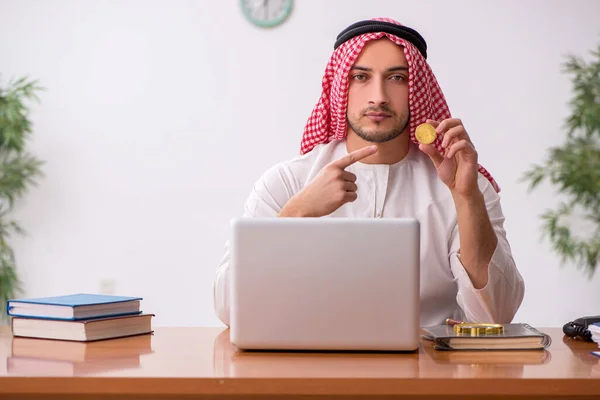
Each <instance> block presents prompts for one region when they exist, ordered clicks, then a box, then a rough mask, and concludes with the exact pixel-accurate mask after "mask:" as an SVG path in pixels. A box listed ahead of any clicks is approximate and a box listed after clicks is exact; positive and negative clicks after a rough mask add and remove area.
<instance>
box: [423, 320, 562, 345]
mask: <svg viewBox="0 0 600 400" xmlns="http://www.w3.org/2000/svg"><path fill="white" fill-rule="evenodd" d="M502 325H503V327H504V332H502V333H498V334H489V335H480V336H471V335H468V334H462V333H456V332H454V329H453V326H451V325H436V326H430V327H426V328H422V331H423V333H422V335H421V336H422V337H423V339H427V340H432V341H433V342H434V348H435V349H436V350H538V349H545V348H547V347H549V346H550V344H551V343H552V339H551V338H550V336H548V335H547V334H545V333H543V332H540V331H539V330H537V329H535V328H534V327H532V326H531V325H529V324H525V323H514V324H502Z"/></svg>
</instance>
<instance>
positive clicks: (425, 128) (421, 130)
mask: <svg viewBox="0 0 600 400" xmlns="http://www.w3.org/2000/svg"><path fill="white" fill-rule="evenodd" d="M415 136H416V137H417V140H418V141H419V142H420V143H423V144H430V143H433V141H434V140H435V138H436V136H437V134H436V132H435V128H434V127H433V125H431V124H421V125H419V126H417V129H416V131H415Z"/></svg>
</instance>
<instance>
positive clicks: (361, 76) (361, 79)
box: [353, 74, 367, 81]
mask: <svg viewBox="0 0 600 400" xmlns="http://www.w3.org/2000/svg"><path fill="white" fill-rule="evenodd" d="M353 78H354V79H355V80H357V81H364V80H365V79H367V77H366V76H365V75H363V74H356V75H354V76H353Z"/></svg>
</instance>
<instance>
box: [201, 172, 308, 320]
mask: <svg viewBox="0 0 600 400" xmlns="http://www.w3.org/2000/svg"><path fill="white" fill-rule="evenodd" d="M298 188H299V183H298V181H297V179H296V178H295V177H294V176H293V174H292V172H291V170H289V168H287V167H286V166H285V165H283V164H280V165H276V166H275V167H273V168H271V169H269V170H268V171H267V172H266V173H265V174H264V175H263V176H262V177H261V178H260V179H259V180H258V181H257V182H256V183H255V185H254V187H253V188H252V191H251V192H250V195H249V196H248V199H247V200H246V203H245V204H244V213H243V217H249V218H257V217H258V218H264V217H277V214H279V211H281V209H282V208H283V206H284V205H285V204H286V203H287V201H288V200H289V199H290V198H291V197H292V196H293V195H294V194H295V193H296V192H297V190H298ZM230 259H231V253H230V243H229V241H227V242H225V254H224V256H223V258H222V259H221V262H220V263H219V267H218V269H217V271H216V273H215V277H214V281H213V298H214V310H215V314H216V315H217V317H218V318H219V319H220V320H221V322H223V323H224V324H225V325H226V326H229V323H230V322H229V296H230V293H229V283H230V272H229V271H230V268H229V266H230Z"/></svg>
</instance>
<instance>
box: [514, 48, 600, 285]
mask: <svg viewBox="0 0 600 400" xmlns="http://www.w3.org/2000/svg"><path fill="white" fill-rule="evenodd" d="M591 54H592V55H593V58H592V60H590V61H589V62H586V61H585V60H584V59H583V58H581V57H576V56H573V55H570V56H568V57H567V61H566V62H565V63H564V71H565V72H567V73H568V74H570V75H572V83H573V97H572V98H571V100H570V103H569V104H570V108H571V114H570V116H569V117H568V118H567V120H566V123H565V129H566V133H567V138H566V141H565V143H564V144H563V145H562V146H560V147H552V148H550V149H549V154H548V157H547V159H546V160H545V162H544V163H543V164H542V165H534V166H533V167H532V168H531V170H529V171H527V172H526V173H525V175H524V177H523V179H524V180H528V181H530V190H531V189H533V188H534V187H536V186H537V185H538V184H539V183H540V182H542V181H543V180H544V179H546V178H547V179H548V180H549V182H550V183H551V184H552V185H554V186H555V187H556V188H557V189H558V192H559V194H561V195H563V196H564V198H565V200H564V201H562V202H561V203H560V204H559V205H558V206H557V208H556V209H554V210H548V211H546V212H545V213H544V214H543V215H542V216H541V218H542V220H543V232H544V234H545V236H547V237H548V238H549V239H550V241H551V243H552V245H553V247H554V250H555V251H556V252H557V253H558V254H559V255H560V256H561V260H562V262H563V263H564V262H566V261H570V262H574V263H576V264H577V265H578V267H581V268H583V269H584V270H585V271H587V272H588V273H589V277H590V278H591V277H592V276H593V275H594V272H595V270H596V266H597V265H598V262H599V261H600V46H598V49H597V50H596V51H592V52H591Z"/></svg>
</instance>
